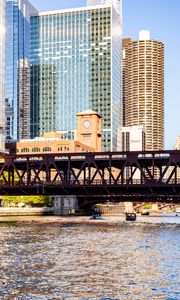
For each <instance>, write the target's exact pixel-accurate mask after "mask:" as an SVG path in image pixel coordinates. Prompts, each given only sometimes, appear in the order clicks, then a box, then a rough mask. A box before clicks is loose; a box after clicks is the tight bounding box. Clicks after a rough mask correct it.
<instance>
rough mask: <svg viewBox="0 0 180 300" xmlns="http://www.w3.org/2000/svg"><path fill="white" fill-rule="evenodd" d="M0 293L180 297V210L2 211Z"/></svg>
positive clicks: (21, 298) (104, 299)
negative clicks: (129, 213) (133, 215)
mask: <svg viewBox="0 0 180 300" xmlns="http://www.w3.org/2000/svg"><path fill="white" fill-rule="evenodd" d="M0 260H1V262H0V263H1V267H0V299H1V300H28V299H33V300H34V299H38V300H41V299H43V300H46V299H47V300H49V299H53V300H55V299H72V300H76V299H82V300H87V299H98V300H111V299H112V300H117V299H120V300H121V299H130V300H136V299H140V300H141V299H153V300H154V299H167V300H175V299H180V217H169V218H165V217H164V218H148V217H143V218H139V220H137V222H124V218H112V217H106V218H104V220H102V221H100V220H99V221H93V220H89V218H88V217H83V218H80V217H79V218H77V217H76V218H56V219H53V217H52V219H50V218H46V217H45V218H43V217H41V218H38V219H37V220H34V219H33V218H29V219H28V218H26V219H22V218H13V219H12V218H0Z"/></svg>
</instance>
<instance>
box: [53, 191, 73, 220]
mask: <svg viewBox="0 0 180 300" xmlns="http://www.w3.org/2000/svg"><path fill="white" fill-rule="evenodd" d="M52 200H53V207H54V214H55V215H57V216H68V215H73V214H75V211H76V210H77V209H78V200H77V196H74V195H68V196H64V195H57V196H53V197H52Z"/></svg>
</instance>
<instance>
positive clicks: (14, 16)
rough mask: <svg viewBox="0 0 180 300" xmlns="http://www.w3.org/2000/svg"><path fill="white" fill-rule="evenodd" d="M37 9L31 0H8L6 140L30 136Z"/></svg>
mask: <svg viewBox="0 0 180 300" xmlns="http://www.w3.org/2000/svg"><path fill="white" fill-rule="evenodd" d="M34 12H36V10H35V9H34V7H33V6H32V5H31V4H30V3H29V2H28V1H27V0H6V55H5V133H6V140H18V139H21V138H28V137H29V136H30V126H29V123H30V115H29V111H30V107H29V105H30V67H29V54H30V51H29V49H30V15H31V14H32V13H34Z"/></svg>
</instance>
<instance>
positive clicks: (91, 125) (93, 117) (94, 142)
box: [77, 109, 102, 152]
mask: <svg viewBox="0 0 180 300" xmlns="http://www.w3.org/2000/svg"><path fill="white" fill-rule="evenodd" d="M101 119H102V117H101V116H100V115H99V114H98V113H96V112H95V111H93V110H91V109H88V110H86V111H84V112H81V113H78V114H77V140H78V141H80V142H81V143H83V144H86V145H89V146H91V147H94V148H95V149H96V151H97V152H98V151H102V122H101Z"/></svg>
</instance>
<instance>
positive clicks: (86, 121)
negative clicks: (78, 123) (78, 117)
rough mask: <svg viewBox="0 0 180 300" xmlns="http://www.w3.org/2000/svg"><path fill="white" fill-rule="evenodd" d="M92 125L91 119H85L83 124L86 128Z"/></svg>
mask: <svg viewBox="0 0 180 300" xmlns="http://www.w3.org/2000/svg"><path fill="white" fill-rule="evenodd" d="M90 125H91V123H90V121H89V120H85V121H83V126H84V128H89V127H90Z"/></svg>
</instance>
